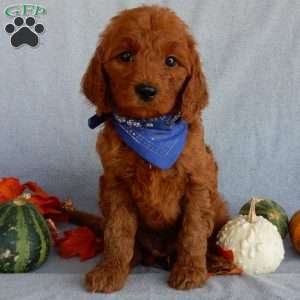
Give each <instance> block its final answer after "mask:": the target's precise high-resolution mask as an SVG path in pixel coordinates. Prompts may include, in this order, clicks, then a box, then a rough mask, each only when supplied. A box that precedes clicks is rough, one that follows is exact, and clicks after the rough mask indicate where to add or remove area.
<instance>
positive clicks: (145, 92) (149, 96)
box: [135, 83, 157, 102]
mask: <svg viewBox="0 0 300 300" xmlns="http://www.w3.org/2000/svg"><path fill="white" fill-rule="evenodd" d="M135 92H136V94H137V95H138V96H139V98H140V99H141V100H142V101H145V102H148V101H152V100H153V99H154V97H155V95H156V94H157V88H156V87H154V86H152V85H149V84H145V83H142V84H138V85H136V86H135Z"/></svg>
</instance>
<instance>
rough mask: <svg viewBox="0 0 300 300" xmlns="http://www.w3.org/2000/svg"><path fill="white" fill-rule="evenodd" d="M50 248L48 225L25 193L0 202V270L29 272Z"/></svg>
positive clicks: (43, 258) (44, 259)
mask: <svg viewBox="0 0 300 300" xmlns="http://www.w3.org/2000/svg"><path fill="white" fill-rule="evenodd" d="M50 248H51V234H50V231H49V228H48V226H47V224H46V222H45V220H44V218H43V216H42V215H41V214H40V213H39V212H38V210H37V209H36V208H35V207H34V206H33V205H32V204H31V203H29V202H28V201H26V195H21V196H20V197H18V198H16V199H15V200H12V201H9V202H5V203H3V204H1V205H0V272H1V273H20V272H29V271H31V270H33V269H35V268H38V267H39V266H40V265H41V264H43V263H44V262H45V261H46V259H47V257H48V255H49V251H50Z"/></svg>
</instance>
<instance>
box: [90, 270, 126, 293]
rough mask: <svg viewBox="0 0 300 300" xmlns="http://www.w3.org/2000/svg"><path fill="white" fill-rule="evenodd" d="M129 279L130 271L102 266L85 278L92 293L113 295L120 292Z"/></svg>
mask: <svg viewBox="0 0 300 300" xmlns="http://www.w3.org/2000/svg"><path fill="white" fill-rule="evenodd" d="M127 277H128V269H126V268H119V267H118V268H115V267H114V266H112V265H109V264H100V265H99V266H97V267H95V268H94V269H93V270H91V271H90V272H88V273H87V274H86V276H85V285H86V288H87V289H88V290H89V291H91V292H102V293H112V292H114V291H118V290H120V289H121V288H122V287H123V286H124V285H125V282H126V279H127Z"/></svg>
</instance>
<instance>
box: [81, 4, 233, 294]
mask: <svg viewBox="0 0 300 300" xmlns="http://www.w3.org/2000/svg"><path fill="white" fill-rule="evenodd" d="M128 50H130V51H132V52H133V53H134V60H133V61H131V62H127V63H125V62H123V61H121V60H120V58H119V54H120V53H122V52H124V51H128ZM169 55H173V56H175V57H176V59H177V62H178V63H177V66H176V67H173V68H170V67H168V66H166V65H165V63H164V62H165V59H166V57H167V56H169ZM143 82H150V83H151V84H153V85H155V86H156V87H158V91H159V92H158V94H157V95H156V97H155V100H154V101H151V102H148V103H145V102H142V101H140V100H139V99H138V97H137V95H136V94H135V93H134V86H135V85H136V84H139V83H143ZM82 91H83V93H84V94H85V95H86V97H87V98H88V99H89V100H90V101H91V102H92V103H93V104H94V105H95V106H96V107H97V113H98V114H99V115H100V114H101V113H108V112H111V111H116V112H118V114H120V115H123V116H130V117H135V118H148V117H154V116H160V115H164V114H167V113H175V112H176V111H177V109H179V110H180V111H181V115H182V118H183V119H184V120H185V121H186V122H187V123H188V137H187V141H186V144H185V147H184V149H183V151H182V153H181V155H180V157H179V159H178V160H177V162H176V163H175V165H174V166H173V167H172V168H170V169H168V170H160V169H159V168H156V167H154V166H151V165H150V164H149V163H148V162H146V161H145V160H143V159H142V158H141V157H139V156H138V155H137V154H136V153H135V152H133V151H132V150H131V149H130V148H128V146H127V145H126V144H125V143H124V142H123V141H122V140H121V139H120V137H119V135H118V134H117V132H116V131H115V129H114V127H113V125H112V124H111V121H107V122H106V124H105V128H104V130H103V131H100V132H99V135H98V140H97V146H96V148H97V152H98V153H99V155H100V157H101V161H102V164H103V169H104V174H103V175H102V176H101V177H100V207H101V210H102V213H103V216H104V221H105V227H104V255H103V259H102V261H101V262H100V263H99V264H98V265H97V266H96V268H95V269H93V270H92V271H90V272H89V273H88V274H87V275H86V286H87V288H88V289H89V290H91V291H97V292H112V291H116V290H119V289H121V288H122V287H123V286H124V284H125V282H126V279H127V276H128V273H129V271H130V269H131V268H132V266H133V265H134V264H135V263H137V262H138V260H139V257H140V249H141V248H144V249H147V251H150V252H151V253H152V254H154V255H156V256H159V255H165V254H166V253H174V252H175V253H176V261H175V263H174V265H173V268H172V270H171V273H170V277H169V280H168V283H169V285H170V286H171V287H174V288H177V289H189V288H195V287H200V286H202V285H203V284H204V282H205V281H206V279H207V264H206V255H207V250H208V248H209V247H208V240H209V238H210V239H212V238H213V236H214V235H215V233H216V232H217V231H218V229H219V228H220V226H222V225H223V224H224V223H225V222H226V221H227V220H228V212H227V208H226V205H225V203H224V201H223V199H222V197H221V196H220V195H219V193H218V190H217V171H218V170H217V169H218V168H217V164H216V162H215V160H214V157H213V153H212V151H211V149H210V148H209V147H208V146H207V145H206V144H205V141H204V131H203V126H202V121H201V110H202V109H203V108H204V107H205V106H206V105H207V103H208V91H207V85H206V80H205V76H204V75H203V72H202V69H201V63H200V60H199V56H198V53H197V50H196V44H195V42H194V39H193V37H192V35H191V34H190V33H189V32H188V29H187V27H186V25H185V24H184V23H183V22H182V21H181V20H180V19H179V18H178V17H177V16H176V15H175V13H173V12H172V11H171V10H170V9H168V8H163V7H159V6H141V7H138V8H135V9H130V10H124V11H122V12H121V13H120V14H119V15H118V16H116V17H114V18H112V20H111V23H110V24H109V26H108V27H107V28H106V30H105V31H104V33H103V34H102V36H101V38H100V42H99V45H98V47H97V49H96V51H95V53H94V56H93V58H92V59H91V62H90V64H89V66H88V68H87V71H86V73H85V75H84V77H83V79H82ZM212 244H213V243H212Z"/></svg>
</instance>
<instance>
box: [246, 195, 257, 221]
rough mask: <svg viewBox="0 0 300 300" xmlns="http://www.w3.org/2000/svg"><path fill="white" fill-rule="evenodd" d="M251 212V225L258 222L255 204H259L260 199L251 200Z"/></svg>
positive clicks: (249, 217)
mask: <svg viewBox="0 0 300 300" xmlns="http://www.w3.org/2000/svg"><path fill="white" fill-rule="evenodd" d="M250 201H251V202H250V210H249V214H248V221H249V222H250V223H254V222H256V213H255V204H256V203H257V202H259V199H257V198H254V197H252V198H251V200H250Z"/></svg>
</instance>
